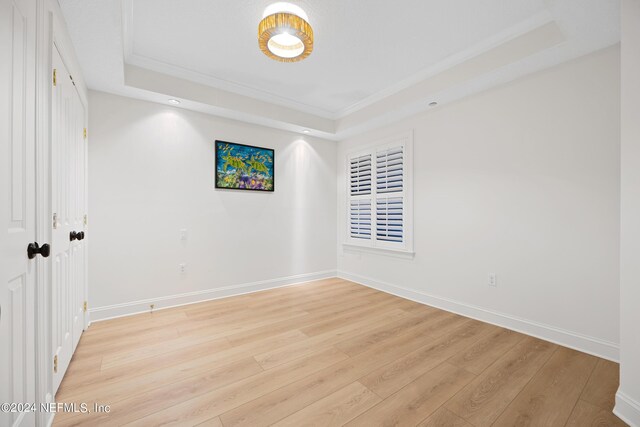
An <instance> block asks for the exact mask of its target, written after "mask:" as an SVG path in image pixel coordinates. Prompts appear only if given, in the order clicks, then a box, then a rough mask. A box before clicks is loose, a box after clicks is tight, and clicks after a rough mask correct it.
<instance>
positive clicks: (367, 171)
mask: <svg viewBox="0 0 640 427" xmlns="http://www.w3.org/2000/svg"><path fill="white" fill-rule="evenodd" d="M371 157H372V156H371V154H364V155H360V156H357V157H353V158H351V159H350V160H349V181H350V190H349V191H350V195H351V200H350V203H349V234H350V236H351V238H353V239H361V240H362V239H364V240H371V225H372V221H371V219H372V215H371V214H372V212H371V201H372V199H371V183H372V175H373V171H372V164H371V160H372V159H371Z"/></svg>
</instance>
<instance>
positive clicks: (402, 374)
mask: <svg viewBox="0 0 640 427" xmlns="http://www.w3.org/2000/svg"><path fill="white" fill-rule="evenodd" d="M617 386H618V365H617V364H615V363H612V362H609V361H606V360H603V359H599V358H597V357H594V356H590V355H587V354H584V353H580V352H578V351H574V350H570V349H568V348H564V347H561V346H558V345H555V344H552V343H549V342H546V341H542V340H539V339H536V338H532V337H529V336H526V335H522V334H519V333H516V332H513V331H509V330H507V329H503V328H500V327H497V326H493V325H490V324H487V323H482V322H479V321H476V320H472V319H468V318H465V317H462V316H458V315H455V314H452V313H448V312H446V311H442V310H438V309H435V308H432V307H428V306H424V305H421V304H418V303H415V302H412V301H407V300H404V299H401V298H397V297H394V296H392V295H388V294H385V293H382V292H378V291H375V290H372V289H369V288H366V287H363V286H360V285H357V284H354V283H351V282H348V281H345V280H340V279H328V280H322V281H317V282H311V283H308V284H304V285H298V286H291V287H287V288H280V289H275V290H269V291H264V292H259V293H254V294H248V295H242V296H238V297H232V298H227V299H221V300H215V301H209V302H205V303H200V304H193V305H189V306H183V307H178V308H173V309H168V310H162V311H157V312H155V313H150V314H142V315H137V316H131V317H126V318H119V319H114V320H109V321H104V322H98V323H95V324H93V325H92V326H91V327H90V328H89V329H88V330H87V331H86V332H85V334H84V335H83V337H82V340H81V342H80V345H79V346H78V349H77V351H76V354H75V356H74V358H73V360H72V362H71V365H70V367H69V371H68V372H67V374H66V376H65V378H64V380H63V382H62V385H61V387H60V390H59V391H58V394H57V396H56V398H57V401H58V402H76V403H82V402H84V403H87V404H88V405H89V408H90V409H91V408H93V404H94V403H98V404H101V405H110V409H111V410H110V412H109V413H90V414H78V413H64V412H60V413H58V414H57V415H56V418H55V423H54V424H55V425H58V426H67V425H100V426H102V425H118V426H119V425H137V426H156V425H164V424H171V425H180V426H191V425H201V426H224V427H229V426H263V425H265V426H266V425H277V426H296V427H297V426H303V425H318V426H341V425H349V426H366V427H370V426H376V425H401V426H416V425H419V426H422V427H426V426H430V427H434V426H460V427H463V426H464V427H469V426H475V427H481V426H489V425H496V426H516V425H517V426H525V425H532V426H533V425H539V426H564V425H568V426H576V427H585V426H596V425H597V426H607V425H610V426H619V425H625V424H624V423H622V422H621V421H620V420H619V419H618V418H616V417H615V416H614V415H613V414H612V413H611V409H612V408H613V403H614V395H615V391H616V389H617Z"/></svg>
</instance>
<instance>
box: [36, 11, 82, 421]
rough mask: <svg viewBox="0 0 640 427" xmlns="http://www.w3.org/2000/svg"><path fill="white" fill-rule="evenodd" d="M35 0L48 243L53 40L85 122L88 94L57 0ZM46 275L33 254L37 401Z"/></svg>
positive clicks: (47, 334)
mask: <svg viewBox="0 0 640 427" xmlns="http://www.w3.org/2000/svg"><path fill="white" fill-rule="evenodd" d="M36 2H37V3H36V15H37V16H36V28H37V33H36V68H37V69H36V135H35V138H36V148H35V150H36V238H37V241H42V242H50V241H51V237H52V211H51V190H52V187H51V150H50V148H51V138H52V134H51V102H52V99H51V93H52V90H51V85H52V74H51V67H52V52H53V49H54V44H55V46H57V47H58V50H59V51H60V54H61V56H62V57H63V59H64V61H65V64H66V66H67V67H68V69H69V71H70V72H71V73H72V74H73V76H74V81H75V83H76V89H77V90H78V93H79V94H80V98H81V101H82V103H83V104H84V106H85V117H84V123H85V127H87V120H88V96H87V95H88V94H87V87H86V84H85V82H84V79H83V78H82V74H81V72H80V66H79V64H78V61H77V59H76V58H77V57H76V54H75V51H74V48H73V44H72V43H71V39H70V37H69V34H68V32H67V28H66V25H65V21H64V18H63V15H62V11H61V10H60V7H59V5H58V3H57V1H55V0H36ZM87 141H88V139H87ZM85 155H86V154H85ZM85 209H87V206H85ZM87 213H88V211H87ZM51 274H52V265H51V261H50V260H49V259H48V258H46V259H45V258H42V257H38V259H37V265H36V307H37V310H36V400H37V403H38V404H40V403H52V402H54V401H55V396H54V395H53V393H52V388H53V361H52V360H50V357H49V356H50V353H51V352H50V351H49V350H50V348H51V327H50V326H51V292H50V290H51ZM85 275H86V278H87V280H85V289H84V293H85V300H88V296H89V292H88V274H87V272H86V271H85ZM89 323H90V319H89V313H88V311H87V312H85V314H84V329H85V330H86V328H87V327H88V326H89ZM54 416H55V413H46V412H42V411H38V413H37V419H36V422H37V425H39V426H50V425H51V424H52V423H53V418H54Z"/></svg>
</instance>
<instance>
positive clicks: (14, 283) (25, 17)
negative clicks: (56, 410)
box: [0, 0, 44, 426]
mask: <svg viewBox="0 0 640 427" xmlns="http://www.w3.org/2000/svg"><path fill="white" fill-rule="evenodd" d="M35 22H36V16H35V1H33V0H0V161H1V162H2V166H0V224H2V230H1V231H0V263H1V264H0V403H5V402H14V403H33V402H35V359H34V357H35V349H34V348H35V283H36V280H35V269H36V265H37V264H38V263H43V262H44V260H43V259H42V257H41V256H40V255H37V256H36V257H35V258H33V259H29V258H28V257H27V245H28V244H29V243H32V242H34V239H35V173H36V171H35V116H34V114H35ZM40 243H44V242H40ZM13 409H19V408H13ZM34 424H35V414H34V413H33V412H25V411H23V412H13V413H8V412H0V425H1V426H31V425H34Z"/></svg>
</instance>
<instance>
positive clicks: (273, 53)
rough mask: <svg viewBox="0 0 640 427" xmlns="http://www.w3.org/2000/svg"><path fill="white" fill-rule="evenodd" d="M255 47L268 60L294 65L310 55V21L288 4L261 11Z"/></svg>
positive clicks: (276, 4) (298, 9)
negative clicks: (257, 47) (293, 63)
mask: <svg viewBox="0 0 640 427" xmlns="http://www.w3.org/2000/svg"><path fill="white" fill-rule="evenodd" d="M258 45H259V46H260V50H261V51H262V52H263V53H264V54H265V55H267V56H268V57H269V58H271V59H275V60H276V61H280V62H297V61H301V60H303V59H305V58H306V57H308V56H309V55H311V51H312V50H313V28H311V25H309V17H308V16H307V14H306V13H305V12H304V10H302V9H301V8H300V7H298V6H296V5H293V4H291V3H284V2H279V3H274V4H272V5H271V6H269V7H267V8H266V9H265V10H264V13H263V15H262V21H260V24H259V25H258Z"/></svg>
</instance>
